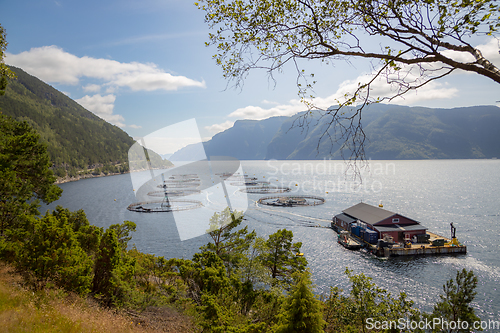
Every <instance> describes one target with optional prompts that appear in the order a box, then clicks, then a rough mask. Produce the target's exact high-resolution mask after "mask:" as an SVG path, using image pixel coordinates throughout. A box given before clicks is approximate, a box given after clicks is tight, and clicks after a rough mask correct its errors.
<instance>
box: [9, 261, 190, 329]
mask: <svg viewBox="0 0 500 333" xmlns="http://www.w3.org/2000/svg"><path fill="white" fill-rule="evenodd" d="M166 310H167V311H166V312H163V313H165V314H166V315H167V316H165V315H163V316H161V319H162V320H161V322H160V323H158V322H155V321H154V320H148V317H141V316H139V317H137V318H131V317H130V316H127V315H124V314H119V313H117V312H116V311H113V310H110V309H105V308H102V307H100V306H99V305H98V304H97V303H95V302H94V301H91V300H89V299H83V298H80V297H78V296H76V295H71V294H66V293H63V292H61V291H58V290H48V291H42V292H38V293H33V292H32V291H29V290H25V289H23V288H22V284H21V279H20V278H19V276H17V275H16V274H14V273H13V271H12V269H11V268H10V267H9V266H6V265H4V264H2V263H0V327H1V330H2V332H9V333H10V332H12V333H18V332H19V333H24V332H26V333H35V332H36V333H52V332H54V333H56V332H57V333H77V332H78V333H80V332H83V333H87V332H89V333H90V332H106V333H115V332H116V333H127V332H139V333H142V332H144V333H153V332H176V333H181V332H193V331H194V329H193V326H192V325H191V323H190V321H189V319H188V318H186V317H185V316H183V315H181V314H179V313H175V312H173V310H172V309H166ZM156 311H157V312H158V311H160V310H158V309H156ZM160 312H161V311H160ZM149 319H150V318H149ZM165 322H166V324H165Z"/></svg>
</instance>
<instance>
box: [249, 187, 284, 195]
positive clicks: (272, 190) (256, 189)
mask: <svg viewBox="0 0 500 333" xmlns="http://www.w3.org/2000/svg"><path fill="white" fill-rule="evenodd" d="M240 191H241V192H244V193H252V194H268V193H286V192H290V191H291V189H290V188H289V187H280V186H256V187H248V188H242V189H240Z"/></svg>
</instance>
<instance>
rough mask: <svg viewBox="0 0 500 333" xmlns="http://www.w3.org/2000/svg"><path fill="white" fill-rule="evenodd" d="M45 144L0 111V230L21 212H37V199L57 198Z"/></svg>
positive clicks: (21, 213) (44, 200)
mask: <svg viewBox="0 0 500 333" xmlns="http://www.w3.org/2000/svg"><path fill="white" fill-rule="evenodd" d="M49 167H50V161H49V157H48V155H47V148H46V146H45V145H44V144H42V143H40V142H39V135H38V134H37V133H36V132H35V130H34V129H33V128H31V127H30V126H29V125H28V124H27V123H26V122H18V121H15V120H14V119H12V118H10V117H7V116H5V115H2V114H0V234H1V233H3V232H4V231H5V229H6V228H9V227H10V226H13V225H15V223H16V220H17V219H19V217H20V216H22V215H25V214H28V215H29V214H38V210H37V209H38V207H39V200H42V201H43V202H45V203H50V202H52V201H54V200H57V199H58V198H59V196H60V195H61V193H62V190H61V189H60V188H59V187H58V186H57V185H54V184H53V183H54V181H55V179H56V178H55V177H54V175H53V173H52V171H51V170H50V169H49Z"/></svg>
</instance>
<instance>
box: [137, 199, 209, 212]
mask: <svg viewBox="0 0 500 333" xmlns="http://www.w3.org/2000/svg"><path fill="white" fill-rule="evenodd" d="M200 207H203V204H202V203H201V202H200V201H198V200H186V199H174V200H169V201H168V202H167V201H164V200H162V201H144V202H136V203H133V204H130V205H129V206H128V207H127V209H128V210H130V211H132V212H139V213H164V212H177V211H181V210H190V209H196V208H200Z"/></svg>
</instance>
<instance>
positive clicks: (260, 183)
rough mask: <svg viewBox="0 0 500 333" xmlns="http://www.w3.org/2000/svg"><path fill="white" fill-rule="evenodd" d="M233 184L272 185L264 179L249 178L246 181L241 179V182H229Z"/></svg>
mask: <svg viewBox="0 0 500 333" xmlns="http://www.w3.org/2000/svg"><path fill="white" fill-rule="evenodd" d="M229 184H231V185H232V186H259V185H261V186H264V185H270V183H269V182H266V181H264V180H247V179H245V181H240V182H231V183H229Z"/></svg>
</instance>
